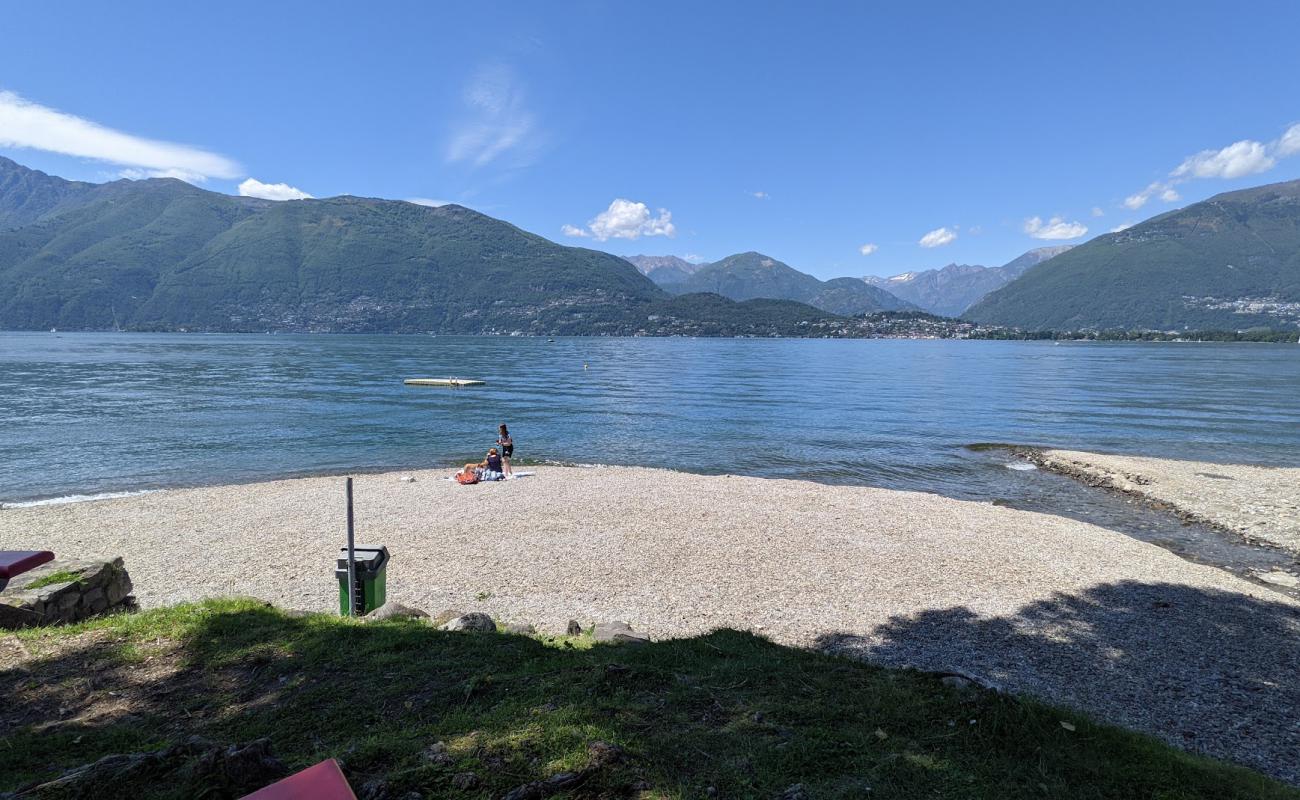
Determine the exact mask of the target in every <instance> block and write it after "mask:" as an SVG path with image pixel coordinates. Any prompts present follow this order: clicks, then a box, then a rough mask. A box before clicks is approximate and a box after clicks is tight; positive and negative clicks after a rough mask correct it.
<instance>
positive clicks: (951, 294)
mask: <svg viewBox="0 0 1300 800" xmlns="http://www.w3.org/2000/svg"><path fill="white" fill-rule="evenodd" d="M1071 247H1072V245H1068V244H1067V245H1060V246H1057V247H1039V248H1037V249H1035V250H1030V251H1029V252H1027V253H1025V254H1024V255H1022V256H1020V257H1019V258H1016V259H1015V260H1014V261H1011V262H1010V263H1007V264H1004V265H1003V266H1001V267H983V266H978V265H974V264H949V265H948V266H946V267H943V268H942V269H927V270H923V271H920V272H904V273H903V274H901V275H895V276H893V277H892V278H877V277H875V276H867V277H866V278H863V280H864V281H866V282H867V283H868V284H869V285H871V286H877V287H879V288H881V289H884V290H886V291H888V292H890V293H891V294H894V295H896V296H898V297H901V298H902V299H904V300H907V301H909V302H911V303H914V304H916V305H917V306H919V307H920V308H923V309H925V310H926V311H929V312H931V313H933V314H940V315H942V316H945V317H957V316H961V314H962V312H963V311H965V310H966V309H967V308H969V307H970V306H971V305H973V304H975V303H977V302H979V300H980V299H981V298H983V297H984V295H986V294H988V293H989V292H992V291H994V290H996V289H1000V288H1002V287H1003V286H1005V285H1007V284H1008V283H1010V282H1011V281H1013V280H1015V279H1016V278H1018V277H1020V275H1022V274H1023V273H1024V271H1025V270H1027V269H1029V268H1030V267H1032V266H1034V265H1035V264H1039V263H1042V262H1043V261H1046V260H1047V259H1049V258H1051V257H1053V256H1056V255H1060V254H1061V253H1064V252H1065V251H1066V250H1069V249H1070V248H1071Z"/></svg>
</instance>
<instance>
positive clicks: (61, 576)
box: [24, 569, 81, 589]
mask: <svg viewBox="0 0 1300 800" xmlns="http://www.w3.org/2000/svg"><path fill="white" fill-rule="evenodd" d="M79 580H81V573H80V572H70V571H68V570H66V569H61V570H59V571H57V572H51V573H50V574H49V575H46V576H45V577H43V578H37V579H36V580H34V581H32V582H31V583H29V584H27V586H26V587H24V588H26V589H40V588H41V587H43V586H53V585H54V584H56V583H72V582H74V581H79Z"/></svg>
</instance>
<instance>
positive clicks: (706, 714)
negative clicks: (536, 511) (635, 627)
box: [0, 600, 1300, 800]
mask: <svg viewBox="0 0 1300 800" xmlns="http://www.w3.org/2000/svg"><path fill="white" fill-rule="evenodd" d="M11 638H12V639H13V640H14V641H16V642H17V646H16V647H9V648H6V652H7V653H8V655H7V656H6V658H5V660H4V661H2V662H0V665H2V669H0V675H2V676H3V680H0V687H3V688H2V689H0V698H2V699H3V704H2V705H0V722H3V723H4V724H3V725H2V726H0V729H3V730H4V731H6V733H5V735H4V736H3V739H0V775H2V776H4V777H3V778H0V790H5V789H9V790H12V789H15V788H17V787H19V786H22V785H24V784H29V783H31V782H35V781H41V780H49V779H51V778H53V777H55V776H56V775H57V774H59V772H60V771H61V770H64V769H67V768H70V767H73V766H76V765H79V764H83V763H86V762H89V761H92V760H94V759H97V758H99V757H101V756H103V755H106V754H110V753H122V752H130V751H141V750H157V749H159V748H162V747H164V746H166V745H168V744H171V743H175V742H178V741H181V740H183V739H185V737H188V736H192V735H201V736H203V737H206V738H208V739H210V740H212V741H214V742H218V743H223V744H224V743H236V742H249V741H252V740H254V739H258V738H261V737H267V738H269V739H270V742H271V748H272V752H273V754H274V755H275V756H276V757H277V758H279V759H281V760H282V761H283V762H284V763H285V765H286V766H287V768H289V769H300V768H302V767H305V766H307V765H309V764H312V763H315V762H316V761H319V760H321V759H324V758H329V757H336V758H339V759H340V760H341V761H342V762H343V765H344V769H345V771H346V774H347V775H348V777H349V779H350V781H351V782H352V785H353V787H354V788H357V789H358V790H361V789H362V787H365V789H364V791H362V792H361V793H362V794H363V795H365V796H370V797H394V798H405V797H408V796H410V797H415V796H420V797H457V798H459V797H500V796H502V795H504V794H505V793H506V792H509V791H510V790H512V789H515V788H518V787H521V786H525V785H528V784H532V783H535V782H539V781H544V780H546V779H547V778H554V776H556V775H559V774H562V773H568V774H570V775H573V776H576V777H574V778H573V779H572V780H571V781H569V782H568V783H566V784H565V788H564V789H563V790H561V792H560V794H561V796H570V797H590V798H595V797H641V798H685V797H706V796H707V797H713V796H717V797H763V798H773V797H787V798H850V797H863V796H879V797H898V798H921V797H924V798H947V797H952V798H958V797H960V798H1041V797H1062V796H1070V797H1091V798H1162V800H1176V799H1178V798H1292V799H1293V800H1294V798H1300V792H1297V791H1295V790H1293V789H1290V788H1288V787H1285V786H1283V785H1282V784H1279V783H1277V782H1275V781H1272V780H1270V779H1268V778H1265V777H1263V776H1261V775H1259V774H1257V773H1254V772H1252V771H1249V770H1246V769H1243V768H1239V767H1234V766H1230V765H1226V764H1223V763H1219V762H1216V761H1212V760H1209V759H1205V758H1200V757H1196V756H1193V755H1189V754H1187V753H1184V752H1181V751H1178V750H1175V749H1173V748H1171V747H1168V746H1166V745H1164V744H1162V743H1160V742H1157V741H1156V740H1154V739H1152V738H1149V737H1146V736H1142V735H1139V734H1136V733H1131V732H1128V731H1124V730H1121V729H1118V728H1114V727H1110V726H1107V725H1101V724H1096V723H1094V722H1092V721H1090V720H1089V719H1087V718H1085V717H1083V716H1081V715H1078V714H1075V713H1073V712H1069V711H1064V710H1061V709H1056V708H1052V707H1050V706H1047V705H1044V704H1041V703H1038V702H1035V701H1033V700H1029V699H1016V698H1012V697H1009V696H1006V695H1003V694H999V693H995V692H992V691H989V690H984V689H980V688H977V687H975V686H973V685H971V686H965V687H961V686H956V687H954V686H950V685H946V684H945V683H944V682H943V681H942V680H941V679H940V677H939V676H935V675H930V674H924V673H919V672H912V671H900V670H888V669H884V668H880V667H875V666H871V665H869V664H865V663H862V662H859V661H854V660H849V659H846V658H840V657H833V656H828V655H823V654H820V653H816V652H812V651H807V650H801V649H795V648H789V647H783V646H779V645H776V644H773V643H772V642H770V641H767V640H765V639H763V638H761V637H758V636H754V635H751V634H747V633H740V632H736V631H727V630H721V631H716V632H714V633H711V634H708V635H706V636H701V637H696V638H690V639H681V640H673V641H665V642H657V643H653V644H648V645H641V646H608V645H596V644H593V643H592V641H591V640H590V638H588V637H585V636H579V637H556V638H547V637H526V636H513V635H507V634H464V633H446V632H440V631H437V630H435V629H434V628H433V627H432V626H430V625H428V624H427V623H426V622H423V621H419V620H396V621H387V622H358V621H353V620H348V619H341V618H338V617H333V616H328V615H294V614H287V613H284V612H281V611H279V610H276V609H274V608H271V607H268V606H266V605H265V604H263V603H260V602H256V601H252V600H214V601H208V602H204V603H200V604H193V605H182V606H176V607H173V608H165V609H158V610H153V611H148V612H143V613H138V614H131V615H118V616H113V617H108V618H104V619H100V620H96V621H92V622H87V623H83V624H80V625H75V626H68V627H63V628H50V629H37V630H27V631H22V632H20V633H18V634H16V635H11ZM15 651H21V652H23V653H25V654H26V655H25V657H22V658H15V657H14V656H13V655H12V654H13V653H14V652H15ZM471 776H472V777H471ZM185 780H186V778H185V775H184V774H181V773H178V774H167V775H160V774H149V775H139V774H135V775H134V777H132V778H128V779H125V780H124V782H122V783H120V784H111V783H110V784H101V785H100V786H99V789H100V790H101V791H102V792H104V794H103V795H102V796H131V797H150V798H167V797H193V796H197V795H198V794H200V793H202V792H207V794H204V796H212V797H223V796H234V795H233V794H231V792H232V791H234V790H233V788H230V787H227V788H226V789H223V788H222V787H214V786H211V785H205V786H195V785H190V784H187V783H186V782H185ZM559 783H564V781H563V780H559V781H556V784H559ZM565 792H567V795H565V794H564V793H565ZM412 793H414V794H412ZM546 793H547V792H546V791H543V792H542V794H539V795H536V796H539V797H540V796H544V795H545V794H546ZM45 796H57V795H54V794H49V795H45ZM529 796H533V795H529Z"/></svg>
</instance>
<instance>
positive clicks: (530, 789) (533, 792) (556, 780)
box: [501, 772, 587, 800]
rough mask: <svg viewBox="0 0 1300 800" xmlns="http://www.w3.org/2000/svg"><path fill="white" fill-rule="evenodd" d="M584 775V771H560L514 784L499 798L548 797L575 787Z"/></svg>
mask: <svg viewBox="0 0 1300 800" xmlns="http://www.w3.org/2000/svg"><path fill="white" fill-rule="evenodd" d="M586 777H587V775H586V773H582V772H560V773H557V774H555V775H552V776H551V777H549V778H547V779H546V780H542V781H533V782H532V783H525V784H524V785H522V786H516V787H515V788H513V789H511V790H510V791H508V792H506V793H505V795H504V796H503V797H502V798H501V800H541V798H543V797H550V796H551V795H553V794H558V793H560V792H564V791H568V790H569V789H572V788H574V787H576V786H577V785H578V784H580V783H582V782H583V780H585V779H586Z"/></svg>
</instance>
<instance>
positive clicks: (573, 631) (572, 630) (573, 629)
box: [564, 619, 582, 636]
mask: <svg viewBox="0 0 1300 800" xmlns="http://www.w3.org/2000/svg"><path fill="white" fill-rule="evenodd" d="M564 632H565V633H566V634H568V635H569V636H581V635H582V626H581V625H579V624H578V621H577V620H576V619H571V620H569V627H568V628H566V629H565V631H564Z"/></svg>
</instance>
